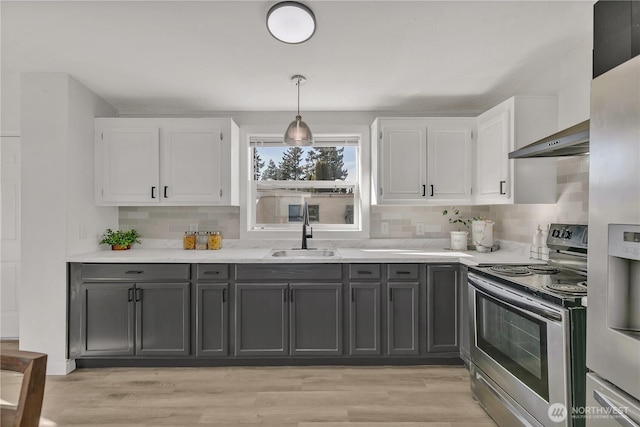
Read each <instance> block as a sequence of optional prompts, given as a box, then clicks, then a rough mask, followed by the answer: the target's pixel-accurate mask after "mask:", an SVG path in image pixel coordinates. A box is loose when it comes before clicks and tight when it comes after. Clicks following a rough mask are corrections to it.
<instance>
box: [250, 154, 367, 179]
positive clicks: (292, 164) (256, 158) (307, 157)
mask: <svg viewBox="0 0 640 427" xmlns="http://www.w3.org/2000/svg"><path fill="white" fill-rule="evenodd" d="M349 148H352V147H349ZM267 149H268V148H267ZM352 149H353V148H352ZM264 150H265V149H264V148H263V149H261V148H258V147H256V148H255V149H254V153H253V171H254V180H256V181H259V180H263V181H264V180H270V179H271V180H276V181H300V180H304V181H335V180H341V181H344V180H345V179H346V178H347V176H348V175H349V171H348V170H347V169H346V168H345V163H344V150H345V147H340V148H338V147H313V148H303V147H289V148H287V149H286V151H285V152H284V153H283V154H282V158H281V159H280V160H279V161H278V162H277V163H276V161H275V160H274V159H273V158H270V159H269V160H268V161H265V160H264V159H263V157H262V155H261V151H264ZM353 150H355V149H353Z"/></svg>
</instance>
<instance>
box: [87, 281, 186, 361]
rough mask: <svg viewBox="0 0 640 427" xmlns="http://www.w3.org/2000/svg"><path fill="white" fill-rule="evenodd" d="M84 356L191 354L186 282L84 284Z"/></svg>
mask: <svg viewBox="0 0 640 427" xmlns="http://www.w3.org/2000/svg"><path fill="white" fill-rule="evenodd" d="M80 290H81V300H82V311H81V317H80V349H81V350H80V354H81V355H82V356H132V355H134V354H135V355H137V356H186V355H188V354H189V342H190V341H189V331H190V327H189V306H190V302H189V284H188V283H83V284H82V285H81V286H80Z"/></svg>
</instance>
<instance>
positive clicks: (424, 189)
mask: <svg viewBox="0 0 640 427" xmlns="http://www.w3.org/2000/svg"><path fill="white" fill-rule="evenodd" d="M426 194H427V186H426V185H423V186H422V197H424V196H425V195H426Z"/></svg>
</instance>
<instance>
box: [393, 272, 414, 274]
mask: <svg viewBox="0 0 640 427" xmlns="http://www.w3.org/2000/svg"><path fill="white" fill-rule="evenodd" d="M396 274H411V272H410V271H396Z"/></svg>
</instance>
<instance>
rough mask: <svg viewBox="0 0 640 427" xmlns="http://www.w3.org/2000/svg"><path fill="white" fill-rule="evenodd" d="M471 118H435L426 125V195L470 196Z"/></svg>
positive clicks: (466, 198) (445, 197)
mask: <svg viewBox="0 0 640 427" xmlns="http://www.w3.org/2000/svg"><path fill="white" fill-rule="evenodd" d="M473 122H474V120H473V119H436V120H430V121H429V123H428V124H427V141H428V144H427V158H428V160H429V161H428V169H427V171H428V176H427V178H428V180H427V196H428V197H430V198H431V199H435V200H447V201H448V202H450V201H452V200H456V201H469V200H470V199H471V177H472V169H471V154H472V153H471V152H472V145H471V138H472V135H473Z"/></svg>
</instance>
